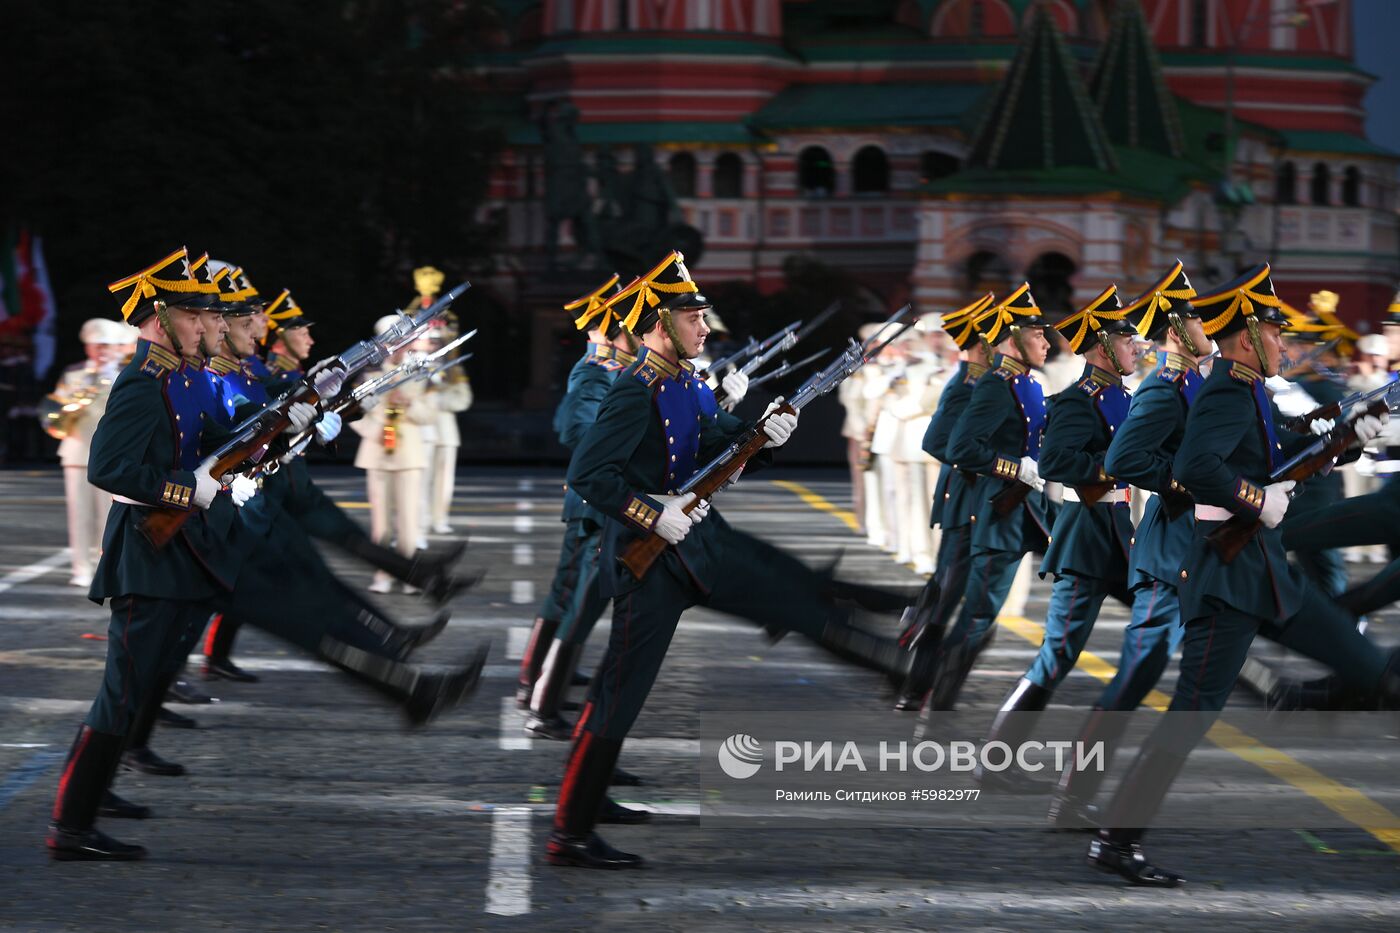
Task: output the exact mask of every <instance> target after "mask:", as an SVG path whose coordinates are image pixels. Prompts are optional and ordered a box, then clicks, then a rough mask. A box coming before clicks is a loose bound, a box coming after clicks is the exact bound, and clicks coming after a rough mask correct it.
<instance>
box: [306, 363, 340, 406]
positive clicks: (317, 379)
mask: <svg viewBox="0 0 1400 933" xmlns="http://www.w3.org/2000/svg"><path fill="white" fill-rule="evenodd" d="M306 375H307V378H309V379H310V380H311V385H312V387H313V388H315V390H316V394H317V395H319V396H320V397H321V398H322V399H324V400H326V401H329V400H331V399H333V398H335V397H336V396H337V395H339V394H340V389H341V386H343V385H345V365H344V364H343V363H341V362H340V360H339V359H337V358H336V357H334V356H332V357H327V358H326V359H324V360H322V361H321V362H319V363H317V364H316V365H315V366H313V367H311V371H310V372H308V373H307V374H306Z"/></svg>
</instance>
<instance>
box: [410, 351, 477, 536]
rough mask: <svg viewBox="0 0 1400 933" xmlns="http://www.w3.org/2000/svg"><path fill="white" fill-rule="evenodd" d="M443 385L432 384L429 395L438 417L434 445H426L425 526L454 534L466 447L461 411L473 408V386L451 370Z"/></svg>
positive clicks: (434, 425) (422, 517) (432, 434)
mask: <svg viewBox="0 0 1400 933" xmlns="http://www.w3.org/2000/svg"><path fill="white" fill-rule="evenodd" d="M439 378H441V379H442V383H441V384H438V385H434V384H432V383H429V385H428V390H427V396H428V401H429V402H430V403H431V404H432V406H433V408H434V411H435V414H434V419H433V424H432V432H431V437H432V440H431V442H430V443H428V444H426V447H427V452H426V461H427V473H426V474H425V475H424V481H423V500H422V501H423V506H422V515H421V519H422V527H423V528H424V529H431V530H432V531H434V532H437V533H439V534H449V533H450V532H451V531H452V527H451V521H450V518H449V516H450V515H451V512H452V493H453V490H454V488H455V486H456V480H457V448H458V447H460V446H461V445H462V435H461V431H460V430H459V429H458V427H457V414H458V412H463V411H466V410H467V409H468V408H470V407H471V405H472V386H471V383H470V382H468V381H467V380H466V379H465V378H460V377H458V376H456V375H455V374H453V373H452V372H451V370H449V371H447V372H444V373H441V374H440V376H439ZM459 378H460V381H457V380H458V379H459Z"/></svg>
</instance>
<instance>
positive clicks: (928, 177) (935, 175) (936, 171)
mask: <svg viewBox="0 0 1400 933" xmlns="http://www.w3.org/2000/svg"><path fill="white" fill-rule="evenodd" d="M960 168H962V162H961V161H959V160H958V157H957V156H951V155H948V153H946V152H935V151H933V150H929V151H928V152H925V153H924V154H923V155H922V156H920V157H919V179H920V180H921V181H923V182H924V183H925V184H927V183H928V182H931V181H936V180H938V179H940V178H946V177H947V176H949V175H951V174H953V173H954V172H956V171H957V170H958V169H960Z"/></svg>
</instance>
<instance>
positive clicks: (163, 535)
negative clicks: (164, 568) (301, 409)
mask: <svg viewBox="0 0 1400 933" xmlns="http://www.w3.org/2000/svg"><path fill="white" fill-rule="evenodd" d="M468 288H471V283H470V282H463V283H462V284H461V285H458V286H457V287H456V288H454V289H452V290H451V291H450V292H448V293H447V294H445V295H443V296H442V297H441V298H439V299H438V300H437V301H436V302H434V303H433V304H432V305H430V306H429V307H427V308H424V309H422V310H421V311H419V312H417V313H416V314H413V315H411V316H410V315H408V314H405V313H404V312H403V311H399V312H398V315H399V319H398V320H397V321H395V322H394V323H393V324H392V325H391V326H390V327H389V328H388V329H386V330H385V331H384V332H383V333H382V334H380V335H379V336H377V337H372V338H370V339H369V340H361V341H360V342H359V343H357V344H355V345H354V346H352V347H350V349H348V350H346V351H345V352H344V353H341V354H340V355H339V356H337V357H334V360H335V363H334V364H333V365H338V366H339V367H340V368H341V369H342V370H344V373H345V376H346V378H349V377H350V376H351V375H353V374H354V373H357V372H359V371H360V370H362V369H364V368H365V367H366V366H369V365H372V364H373V365H377V364H379V363H382V362H383V361H384V360H386V359H388V358H389V357H390V356H392V355H393V354H394V353H397V352H398V351H399V350H401V349H403V348H404V347H406V346H407V345H408V344H409V343H410V342H412V341H413V340H414V339H415V338H416V337H417V336H418V333H419V331H421V330H422V329H423V328H425V327H427V326H428V324H429V323H431V322H432V320H433V319H434V318H436V317H437V316H438V315H440V314H442V312H444V311H446V310H447V308H448V306H449V305H451V304H452V302H454V301H456V300H457V298H458V297H460V296H461V295H462V293H463V292H465V291H466V290H467V289H468ZM293 402H306V403H307V404H309V405H316V406H318V407H320V406H321V405H322V399H321V397H320V396H319V395H318V394H317V393H316V388H315V385H314V383H313V381H312V379H311V377H310V376H307V377H305V378H303V379H302V380H301V382H300V383H299V384H298V385H297V386H296V388H294V389H292V391H290V392H288V393H287V394H286V395H284V396H283V397H282V398H281V399H279V400H278V401H277V402H275V403H274V404H272V405H269V406H268V407H267V408H264V409H263V410H262V411H260V412H258V413H257V414H256V415H253V416H252V417H251V418H249V419H248V420H246V421H244V422H243V423H242V424H240V425H238V426H237V427H235V428H234V429H233V436H232V437H231V438H229V440H228V441H226V442H225V443H224V444H223V445H221V446H220V447H219V449H218V450H216V451H214V452H213V453H212V454H210V455H209V456H208V457H206V458H205V459H204V461H203V462H202V463H201V464H200V468H201V469H205V470H207V472H208V473H209V475H210V476H213V477H216V478H217V477H221V476H225V475H227V474H229V473H243V472H247V471H248V470H250V469H252V468H253V467H256V466H257V465H258V464H259V463H260V462H261V461H262V459H263V457H265V456H266V455H267V452H268V449H269V448H270V447H271V446H272V442H273V441H274V440H275V439H276V438H277V436H278V435H279V434H281V433H282V432H283V431H285V430H286V429H287V426H288V425H289V424H291V419H290V418H288V417H287V409H288V408H289V407H290V406H291V405H292V403H293ZM196 511H199V510H198V509H193V508H192V509H189V510H188V511H182V510H180V509H170V508H162V507H159V506H151V507H150V508H149V509H147V510H146V512H145V514H144V515H143V516H142V518H141V521H140V524H139V526H138V527H139V529H140V531H141V533H142V534H143V535H145V536H146V539H147V540H148V541H150V542H151V544H152V545H153V546H155V547H156V548H157V549H160V548H163V547H165V545H167V544H169V543H170V539H171V538H173V537H175V534H176V532H178V531H179V530H180V527H181V526H182V525H184V524H185V522H186V521H188V520H189V518H190V516H191V515H193V514H194V513H195V512H196Z"/></svg>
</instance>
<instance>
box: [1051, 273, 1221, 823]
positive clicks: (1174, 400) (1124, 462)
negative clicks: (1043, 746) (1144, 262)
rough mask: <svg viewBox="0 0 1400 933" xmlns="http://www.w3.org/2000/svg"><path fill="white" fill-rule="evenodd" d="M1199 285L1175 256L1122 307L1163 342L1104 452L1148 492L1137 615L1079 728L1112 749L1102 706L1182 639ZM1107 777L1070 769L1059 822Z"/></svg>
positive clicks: (1081, 811) (1132, 687) (1138, 537)
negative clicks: (1182, 450) (1180, 591)
mask: <svg viewBox="0 0 1400 933" xmlns="http://www.w3.org/2000/svg"><path fill="white" fill-rule="evenodd" d="M1195 294H1196V292H1195V290H1194V289H1192V287H1191V283H1190V281H1189V280H1188V279H1187V277H1186V272H1185V270H1184V269H1183V268H1182V264H1181V262H1180V261H1177V262H1176V264H1175V265H1173V266H1172V268H1171V269H1170V270H1168V272H1167V274H1166V275H1165V276H1163V277H1162V278H1161V279H1160V280H1158V281H1157V282H1156V283H1155V284H1154V285H1153V286H1152V287H1151V288H1149V289H1148V290H1147V291H1146V292H1145V293H1143V294H1142V295H1140V296H1139V297H1138V298H1136V299H1134V300H1133V301H1132V302H1131V303H1129V304H1128V306H1127V307H1125V308H1124V309H1123V313H1124V315H1125V316H1126V317H1127V318H1128V320H1130V321H1132V322H1133V325H1134V327H1135V328H1136V329H1137V332H1138V333H1139V334H1141V335H1142V336H1143V337H1145V338H1146V339H1148V340H1149V341H1152V342H1153V343H1154V344H1156V345H1157V347H1158V350H1157V364H1156V366H1155V367H1154V368H1153V370H1152V372H1151V374H1150V375H1149V376H1148V377H1147V378H1146V379H1145V380H1143V382H1142V383H1141V384H1140V385H1139V387H1138V389H1137V391H1135V392H1134V393H1133V400H1132V404H1131V406H1130V407H1129V409H1128V416H1127V418H1126V419H1124V421H1123V423H1122V425H1121V426H1120V427H1119V428H1118V430H1117V431H1116V432H1114V435H1113V438H1112V442H1111V443H1110V444H1109V447H1108V453H1107V455H1105V457H1104V461H1103V468H1104V472H1106V473H1107V474H1108V475H1109V476H1113V477H1116V478H1117V479H1118V480H1120V481H1122V482H1126V483H1131V484H1132V485H1133V486H1135V487H1138V488H1140V489H1145V490H1147V491H1148V492H1150V493H1151V494H1152V495H1151V498H1150V499H1148V501H1147V506H1146V508H1145V510H1144V512H1143V516H1142V521H1141V522H1139V523H1138V525H1137V530H1136V531H1135V532H1133V538H1132V539H1131V540H1132V550H1131V552H1130V554H1129V556H1128V585H1129V586H1130V587H1131V588H1132V591H1133V600H1132V620H1131V621H1130V622H1129V623H1128V627H1127V629H1126V630H1124V632H1123V648H1122V651H1121V652H1120V658H1119V661H1118V672H1117V673H1116V674H1115V675H1114V677H1113V680H1112V681H1110V682H1109V684H1108V685H1107V686H1106V687H1104V690H1103V693H1102V694H1100V695H1099V699H1098V701H1097V702H1096V703H1095V704H1094V708H1093V711H1092V712H1091V713H1090V715H1089V719H1088V721H1087V722H1086V724H1085V727H1084V731H1083V732H1082V733H1081V735H1080V737H1081V739H1082V740H1083V741H1085V742H1088V743H1093V742H1096V741H1103V742H1104V743H1105V745H1106V747H1107V748H1108V749H1109V752H1110V754H1111V753H1112V750H1113V748H1114V742H1115V740H1116V739H1118V738H1119V736H1120V735H1121V733H1122V729H1123V727H1124V725H1125V722H1124V720H1123V718H1122V717H1116V716H1112V715H1104V714H1105V712H1108V713H1112V712H1115V711H1129V710H1134V709H1137V707H1138V704H1140V703H1141V702H1142V701H1143V699H1144V698H1145V697H1146V696H1147V694H1148V692H1149V691H1151V689H1152V688H1153V686H1155V685H1156V683H1157V681H1158V679H1160V678H1161V676H1162V671H1163V670H1165V669H1166V666H1167V661H1168V660H1169V659H1170V658H1171V656H1172V654H1173V653H1174V652H1175V651H1176V647H1177V645H1178V644H1179V643H1180V641H1181V632H1182V627H1181V612H1180V603H1179V601H1178V598H1177V583H1178V582H1179V581H1180V579H1181V578H1180V572H1181V567H1182V564H1183V563H1184V562H1185V560H1186V554H1187V551H1188V550H1189V549H1190V545H1191V534H1192V529H1193V527H1194V525H1195V517H1194V514H1193V512H1192V508H1191V506H1192V503H1191V499H1190V496H1189V495H1188V494H1187V492H1186V490H1185V489H1183V488H1182V487H1181V484H1180V483H1178V482H1176V480H1175V479H1173V477H1172V460H1173V458H1175V456H1176V451H1177V448H1178V447H1179V446H1180V445H1181V438H1182V435H1183V434H1184V433H1185V431H1186V415H1187V413H1188V411H1189V410H1190V407H1191V401H1192V399H1194V398H1195V397H1196V393H1197V392H1198V391H1200V388H1201V383H1202V381H1203V380H1202V377H1201V373H1200V367H1199V362H1200V360H1201V359H1202V358H1203V357H1205V356H1206V355H1208V354H1209V352H1210V338H1209V337H1207V336H1206V333H1205V329H1204V328H1203V327H1202V325H1201V317H1200V314H1198V313H1197V312H1196V310H1195V308H1193V307H1192V305H1191V299H1192V298H1193V297H1194V296H1195ZM1102 780H1103V772H1101V771H1092V770H1091V771H1076V770H1075V769H1073V768H1068V769H1066V770H1065V772H1064V773H1063V775H1062V777H1061V780H1060V785H1059V788H1058V791H1057V795H1056V800H1055V802H1054V803H1053V804H1052V808H1051V812H1050V819H1051V821H1052V822H1054V823H1056V824H1057V825H1061V826H1073V825H1084V824H1086V823H1092V822H1093V820H1094V817H1095V814H1094V812H1093V811H1092V810H1091V809H1090V806H1091V805H1090V801H1092V800H1093V798H1094V794H1095V793H1096V792H1097V790H1098V786H1099V784H1100V782H1101V781H1102Z"/></svg>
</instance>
